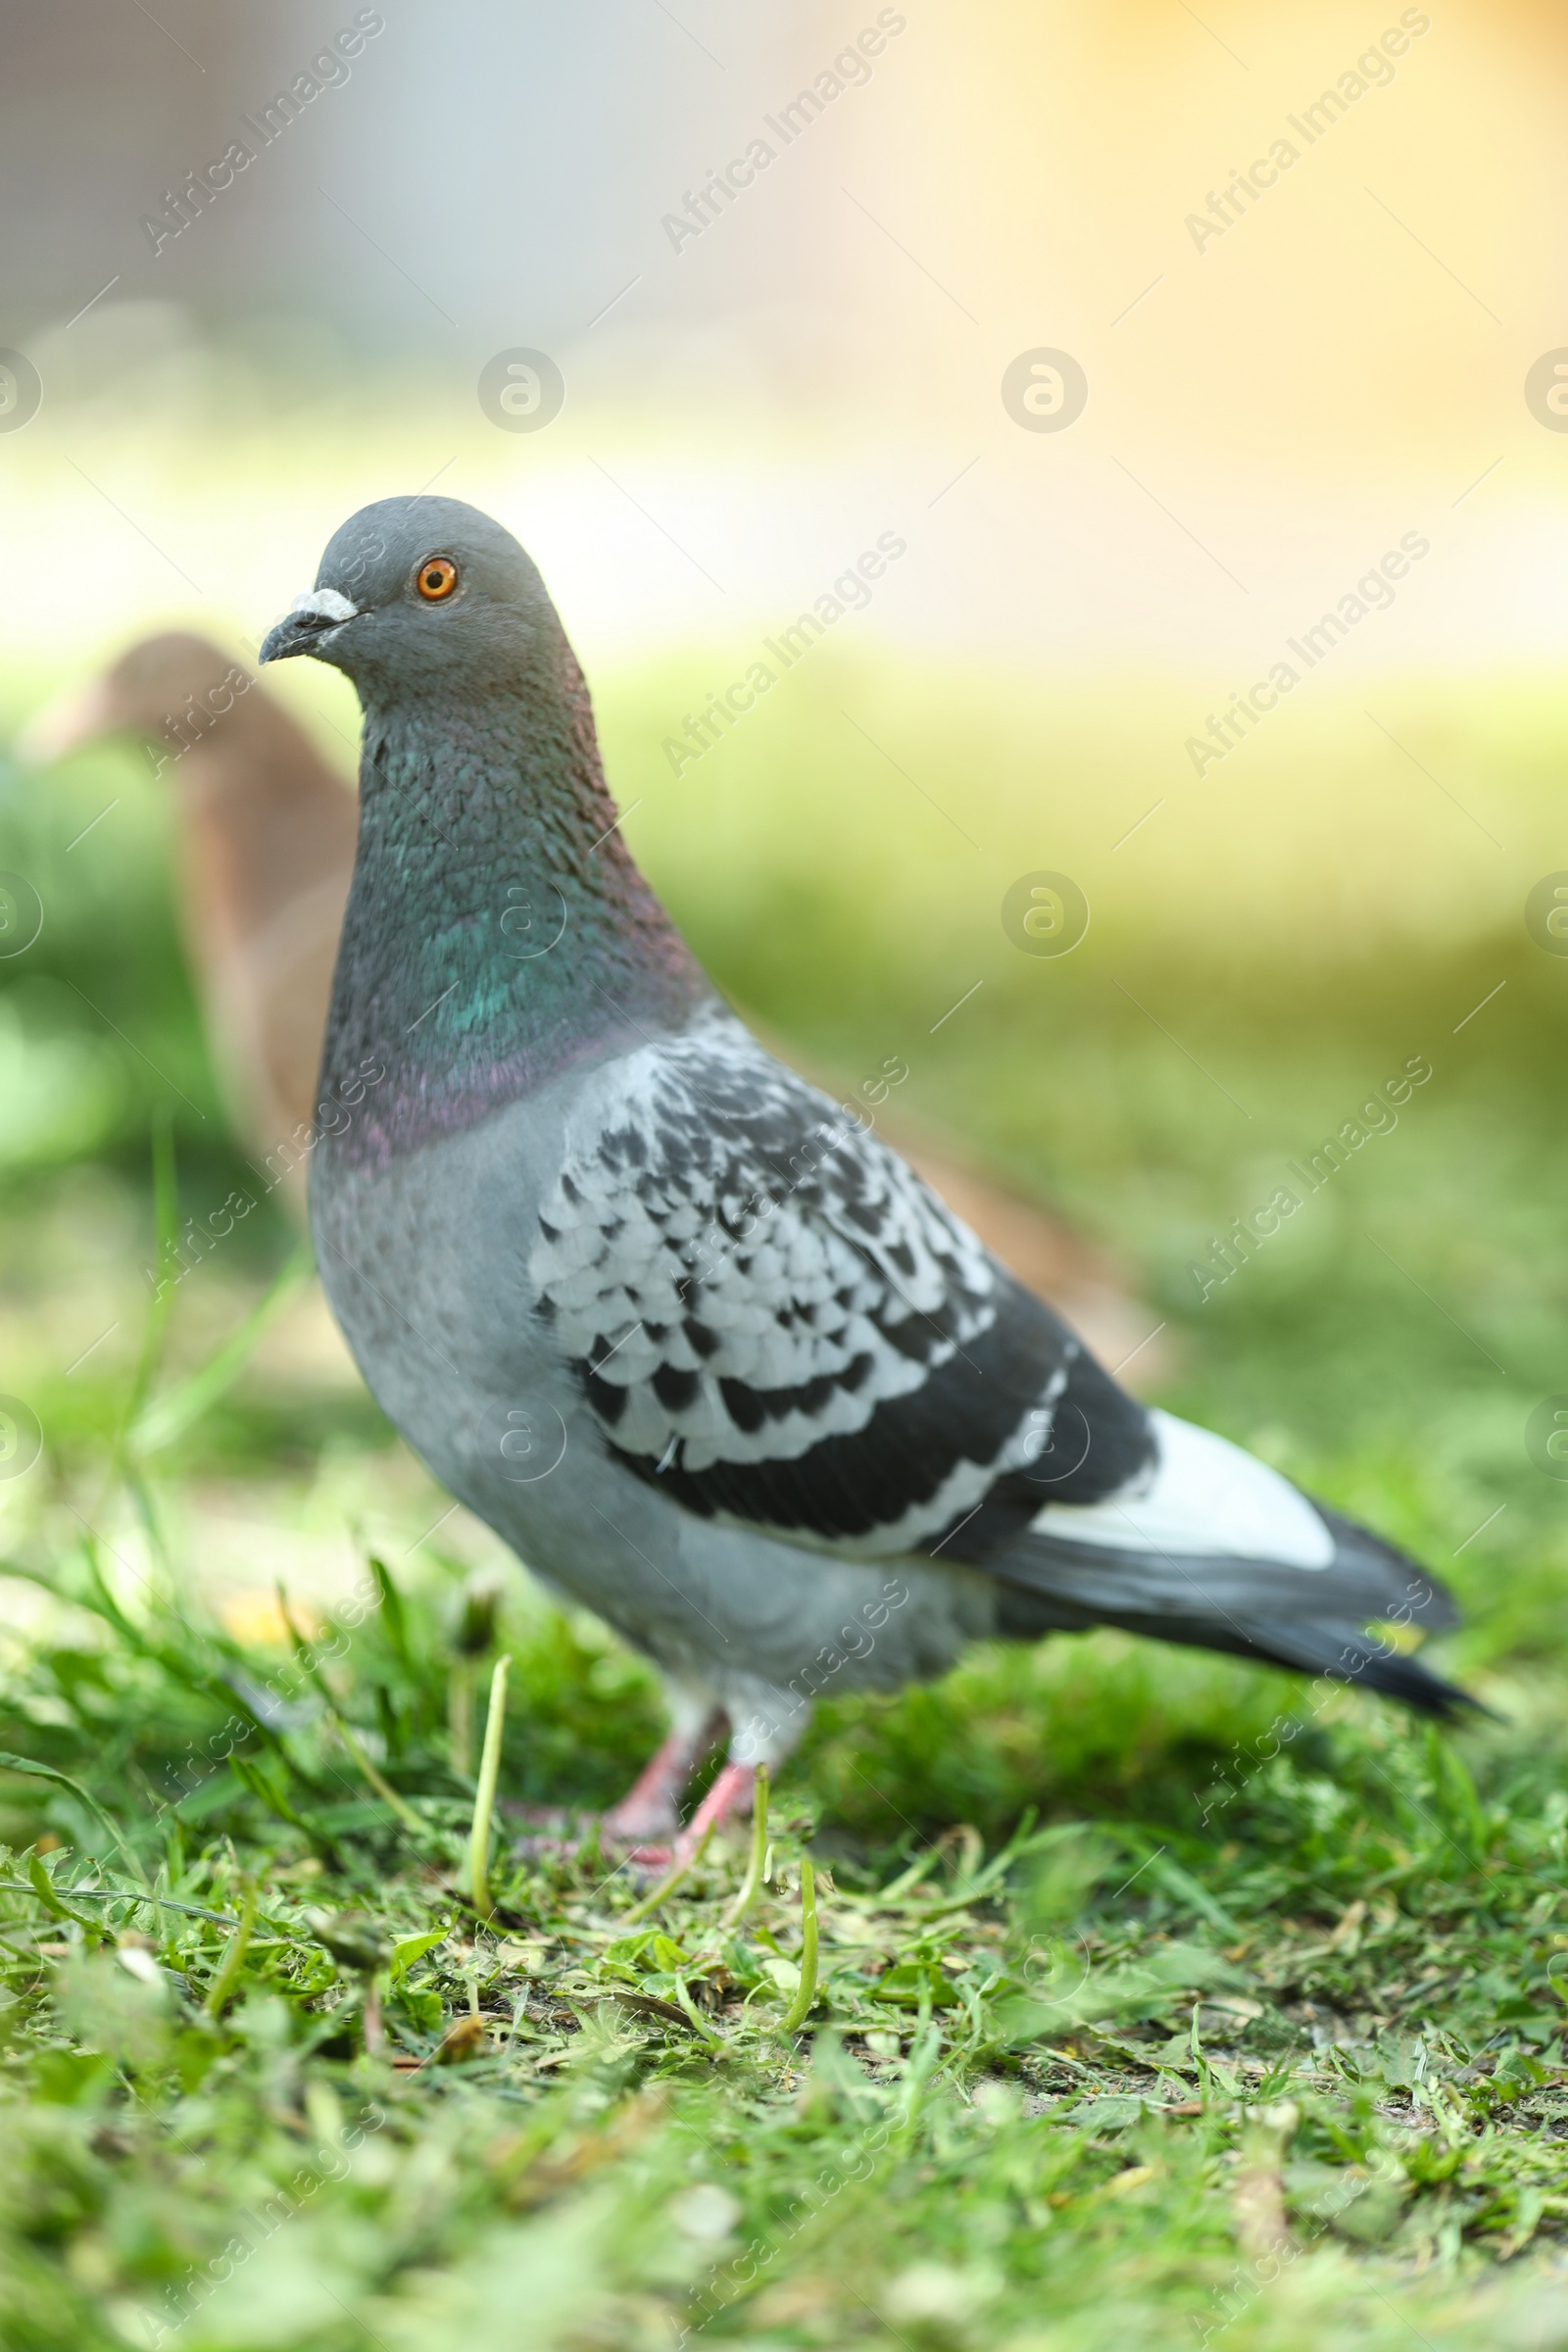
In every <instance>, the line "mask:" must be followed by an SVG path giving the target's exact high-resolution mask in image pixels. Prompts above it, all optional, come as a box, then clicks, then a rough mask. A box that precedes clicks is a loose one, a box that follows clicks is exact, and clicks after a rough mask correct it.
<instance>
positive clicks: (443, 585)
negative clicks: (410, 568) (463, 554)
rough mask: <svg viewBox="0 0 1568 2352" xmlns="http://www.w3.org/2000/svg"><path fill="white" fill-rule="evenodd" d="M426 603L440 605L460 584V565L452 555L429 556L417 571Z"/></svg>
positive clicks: (417, 579) (418, 583)
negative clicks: (453, 559)
mask: <svg viewBox="0 0 1568 2352" xmlns="http://www.w3.org/2000/svg"><path fill="white" fill-rule="evenodd" d="M414 576H415V580H416V582H417V586H418V590H419V594H420V595H421V596H422V597H423V598H424V600H425V602H426V604H430V605H439V604H440V603H441V602H442V600H443V598H445V597H449V596H450V595H451V594H452V591H453V589H454V588H455V587H456V586H457V584H458V567H457V565H456V564H454V563H453V561H452V559H451V557H450V556H427V557H426V558H425V560H424V562H423V563H422V564H420V565H419V568H418V570H417V572H416V573H415V575H414Z"/></svg>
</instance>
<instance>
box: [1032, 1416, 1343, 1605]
mask: <svg viewBox="0 0 1568 2352" xmlns="http://www.w3.org/2000/svg"><path fill="white" fill-rule="evenodd" d="M1150 1419H1151V1421H1152V1425H1153V1432H1154V1443H1155V1446H1156V1447H1157V1449H1158V1450H1157V1453H1156V1457H1155V1459H1154V1461H1153V1462H1152V1463H1151V1464H1150V1465H1149V1466H1148V1468H1146V1469H1144V1470H1141V1471H1140V1472H1139V1473H1138V1476H1137V1477H1136V1478H1134V1479H1132V1480H1130V1481H1129V1482H1128V1484H1127V1485H1126V1486H1125V1487H1123V1488H1122V1489H1121V1491H1120V1493H1119V1494H1115V1495H1106V1496H1105V1498H1104V1499H1103V1501H1101V1502H1095V1503H1088V1504H1075V1503H1060V1502H1052V1503H1047V1505H1046V1507H1045V1509H1044V1510H1043V1511H1041V1512H1040V1513H1039V1514H1038V1516H1037V1517H1036V1518H1035V1519H1034V1520H1033V1521H1032V1522H1031V1525H1032V1526H1033V1528H1034V1529H1035V1531H1036V1533H1037V1534H1039V1535H1042V1536H1061V1537H1064V1538H1068V1539H1070V1540H1071V1541H1072V1542H1073V1543H1075V1544H1104V1545H1106V1546H1107V1547H1108V1548H1112V1549H1115V1550H1118V1551H1171V1552H1189V1553H1196V1552H1208V1553H1213V1552H1225V1553H1228V1554H1230V1555H1232V1556H1234V1557H1237V1558H1242V1559H1253V1560H1277V1561H1279V1563H1280V1565H1281V1566H1282V1567H1288V1568H1326V1567H1327V1566H1328V1565H1329V1562H1330V1561H1331V1560H1332V1559H1333V1557H1334V1538H1333V1536H1332V1535H1331V1534H1330V1533H1329V1530H1328V1528H1327V1527H1326V1526H1325V1525H1324V1523H1323V1521H1322V1519H1320V1518H1319V1516H1318V1514H1317V1512H1316V1511H1314V1510H1313V1508H1312V1505H1311V1504H1310V1503H1309V1502H1308V1501H1307V1499H1306V1497H1305V1495H1299V1494H1298V1492H1297V1490H1296V1489H1295V1487H1293V1486H1292V1485H1291V1483H1290V1481H1289V1480H1288V1479H1285V1478H1282V1477H1281V1476H1280V1474H1279V1472H1278V1471H1277V1470H1271V1469H1270V1468H1269V1467H1268V1464H1267V1463H1266V1462H1260V1461H1258V1460H1257V1459H1256V1458H1255V1456H1254V1455H1252V1454H1250V1453H1244V1452H1243V1451H1242V1448H1241V1447H1240V1446H1233V1445H1232V1444H1231V1443H1230V1441H1229V1440H1228V1439H1227V1438H1218V1437H1216V1436H1215V1435H1214V1433H1213V1431H1212V1430H1209V1429H1197V1428H1195V1427H1194V1425H1193V1424H1192V1422H1190V1421H1178V1420H1177V1419H1176V1418H1175V1416H1174V1415H1173V1414H1171V1413H1161V1412H1154V1413H1152V1414H1151V1415H1150Z"/></svg>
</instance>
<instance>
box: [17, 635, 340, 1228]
mask: <svg viewBox="0 0 1568 2352" xmlns="http://www.w3.org/2000/svg"><path fill="white" fill-rule="evenodd" d="M121 729H128V730H130V731H132V732H134V733H137V734H139V735H142V736H144V737H145V738H146V739H147V741H148V743H149V744H150V745H151V747H152V752H153V759H154V763H155V765H156V767H157V769H158V772H159V773H160V774H161V775H162V776H163V777H164V778H165V779H166V780H167V782H168V783H169V785H170V787H171V789H172V792H173V795H174V801H175V807H176V809H177V810H178V814H179V818H180V823H179V836H178V837H179V867H180V872H179V908H180V916H181V921H182V924H183V928H184V932H185V937H186V941H187V944H188V947H189V950H190V955H191V959H192V961H193V963H194V965H195V967H196V972H197V975H198V979H199V983H200V987H201V993H202V999H203V1005H204V1008H205V1011H206V1016H207V1023H208V1029H209V1033H210V1035H211V1038H212V1042H213V1047H214V1051H215V1055H216V1058H217V1061H218V1064H219V1069H220V1074H221V1078H222V1081H223V1084H224V1086H225V1088H226V1090H227V1093H228V1096H229V1100H230V1104H231V1107H232V1109H233V1112H234V1115H235V1121H236V1124H237V1126H238V1127H239V1129H240V1130H241V1132H242V1134H243V1135H244V1137H245V1139H246V1141H247V1143H248V1144H249V1145H250V1146H251V1147H252V1149H253V1150H254V1151H255V1152H257V1153H258V1155H259V1156H260V1157H262V1158H263V1159H264V1160H267V1159H274V1155H275V1164H277V1165H280V1166H283V1165H286V1166H288V1167H289V1168H290V1171H291V1172H290V1174H289V1175H288V1177H287V1178H286V1179H285V1182H284V1185H283V1188H282V1197H283V1198H284V1199H286V1200H287V1201H288V1202H289V1205H290V1207H291V1208H292V1209H293V1211H294V1213H295V1215H296V1216H298V1217H299V1218H301V1219H302V1220H303V1218H304V1214H305V1185H304V1169H305V1166H306V1164H307V1163H306V1161H305V1159H304V1158H303V1157H302V1156H299V1155H297V1154H296V1153H291V1152H285V1151H284V1150H283V1149H282V1148H283V1146H284V1145H285V1144H287V1143H288V1141H289V1139H290V1138H291V1137H293V1136H294V1133H295V1130H296V1128H297V1127H299V1126H300V1125H301V1124H302V1123H308V1122H309V1120H310V1118H311V1114H312V1108H313V1099H314V1095H315V1089H316V1073H317V1067H318V1064H319V1061H320V1055H321V1033H322V1030H323V1029H324V1027H325V1024H326V1001H327V995H328V992H329V990H330V987H331V982H332V963H333V958H334V956H336V954H337V942H338V934H339V932H340V931H341V929H342V927H343V908H344V905H345V903H346V901H347V898H348V890H349V878H350V876H351V875H352V873H353V871H354V838H355V829H356V814H355V809H356V804H355V799H354V795H353V793H352V792H351V791H350V789H349V788H348V786H347V785H346V784H345V783H344V782H343V780H342V778H341V777H340V776H339V775H338V774H337V773H336V772H335V771H334V769H332V768H331V767H330V766H329V765H328V764H327V762H326V761H325V760H323V759H322V758H321V755H320V753H319V751H318V750H317V748H316V746H315V744H314V743H313V742H312V741H311V738H310V736H309V735H308V734H307V733H306V732H305V729H304V728H303V727H302V726H301V725H300V724H299V722H298V720H297V719H294V718H292V717H291V716H290V715H289V713H288V711H285V710H284V709H283V707H282V705H281V704H280V703H279V702H278V701H277V699H276V697H275V696H273V695H270V694H269V693H268V692H267V691H266V689H265V688H263V687H262V686H260V685H258V683H257V681H256V679H255V678H254V677H253V676H252V674H251V672H250V671H249V670H248V669H247V668H245V666H244V665H243V663H241V662H231V661H230V660H229V658H228V656H227V655H226V654H224V653H222V652H221V651H220V649H219V648H218V647H217V646H216V645H213V644H211V643H209V641H208V640H207V639H206V638H204V637H197V636H192V635H189V634H187V633H185V632H184V631H178V630H172V631H170V632H168V633H167V634H163V635H160V636H156V637H147V638H144V639H143V640H142V641H141V643H140V644H138V645H133V646H132V647H131V648H130V649H129V651H128V652H127V653H124V654H122V655H121V657H120V659H119V660H118V661H117V662H115V663H114V665H113V666H112V667H111V668H110V669H109V670H107V671H106V672H105V674H104V675H103V676H102V677H101V678H99V679H97V680H96V681H95V682H94V683H93V684H92V685H90V686H88V687H86V688H85V689H83V690H81V691H79V692H74V693H72V694H68V695H66V696H63V697H62V698H61V699H60V700H59V701H58V702H56V703H52V704H51V705H49V707H48V708H47V709H46V710H44V711H40V712H39V713H38V714H37V716H36V717H35V718H33V720H32V721H31V722H30V724H29V725H28V726H27V728H26V729H25V732H24V734H23V737H22V740H21V743H20V745H19V749H20V750H21V751H22V753H23V755H24V756H25V757H26V758H30V759H32V760H57V759H60V758H62V757H63V756H64V755H65V754H66V753H68V752H72V751H74V750H76V749H78V748H79V747H80V746H81V745H83V744H85V743H89V742H91V741H93V740H94V739H95V738H97V737H98V736H101V735H106V734H109V733H111V732H114V731H118V730H121Z"/></svg>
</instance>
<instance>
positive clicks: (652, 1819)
mask: <svg viewBox="0 0 1568 2352" xmlns="http://www.w3.org/2000/svg"><path fill="white" fill-rule="evenodd" d="M723 1729H724V1711H723V1709H722V1708H721V1707H714V1708H713V1709H712V1710H711V1713H710V1714H708V1715H707V1716H705V1717H704V1719H703V1721H702V1722H701V1723H699V1724H696V1725H695V1726H694V1725H691V1724H688V1725H687V1726H686V1727H685V1728H684V1729H680V1728H677V1729H676V1730H674V1731H672V1732H671V1733H670V1734H669V1736H668V1738H667V1739H666V1740H663V1741H662V1744H661V1745H660V1747H659V1748H658V1750H657V1752H656V1753H655V1754H654V1755H653V1756H652V1757H651V1758H650V1759H649V1761H648V1763H647V1764H645V1765H644V1767H643V1769H642V1771H641V1772H640V1773H639V1774H638V1775H637V1778H636V1780H635V1781H634V1782H633V1783H632V1785H631V1787H630V1788H629V1789H627V1791H626V1793H625V1795H624V1796H623V1797H622V1798H621V1800H620V1802H619V1804H618V1805H616V1806H614V1807H613V1810H612V1811H611V1812H609V1813H607V1814H606V1815H605V1817H604V1822H603V1825H602V1826H603V1829H604V1833H605V1835H606V1837H607V1838H614V1839H615V1840H616V1841H617V1842H618V1841H620V1840H622V1839H624V1840H626V1841H628V1842H629V1843H631V1844H633V1845H638V1846H642V1845H646V1844H648V1843H649V1842H650V1841H653V1842H655V1843H658V1842H661V1841H665V1842H667V1840H668V1839H670V1838H673V1837H674V1835H675V1833H676V1831H677V1830H678V1829H679V1828H680V1800H681V1798H682V1797H683V1796H684V1795H685V1793H686V1785H687V1783H688V1782H689V1781H690V1779H691V1777H692V1774H693V1773H694V1772H695V1771H696V1770H697V1767H698V1765H699V1764H701V1762H702V1760H703V1758H704V1757H705V1756H706V1755H707V1754H708V1751H709V1749H710V1748H711V1746H712V1745H713V1742H714V1741H715V1740H717V1739H718V1738H719V1736H720V1734H721V1733H722V1731H723ZM722 1777H723V1776H722V1775H720V1778H722ZM716 1785H717V1784H716V1783H715V1787H716ZM708 1801H709V1802H711V1798H710V1799H709V1800H708Z"/></svg>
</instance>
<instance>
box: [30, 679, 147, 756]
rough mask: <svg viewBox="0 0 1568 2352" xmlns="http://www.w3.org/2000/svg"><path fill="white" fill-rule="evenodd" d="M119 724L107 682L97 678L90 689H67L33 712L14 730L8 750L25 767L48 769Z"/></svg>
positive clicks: (121, 723) (120, 722)
mask: <svg viewBox="0 0 1568 2352" xmlns="http://www.w3.org/2000/svg"><path fill="white" fill-rule="evenodd" d="M123 723H124V722H123V719H122V717H121V715H120V712H119V711H118V710H117V709H116V706H115V701H114V697H113V696H112V694H111V693H110V691H109V683H108V680H107V679H105V678H98V679H95V680H94V682H93V683H92V685H90V686H71V687H68V688H67V690H66V692H65V693H64V694H60V695H56V697H55V699H54V701H53V702H52V703H45V705H44V707H43V709H42V710H41V711H34V712H33V714H32V716H31V718H29V719H28V720H27V721H26V723H25V726H23V727H21V728H20V729H19V730H18V733H17V737H16V741H15V743H14V744H13V745H12V749H13V751H14V752H15V753H16V756H17V758H18V759H19V760H22V761H23V763H24V764H25V766H27V767H52V766H53V765H54V763H55V761H56V760H64V759H65V757H66V755H67V753H68V752H77V751H80V749H81V747H82V745H83V744H84V743H94V742H96V741H97V739H98V737H99V736H100V735H109V734H112V733H113V732H114V730H115V729H116V728H117V727H119V726H122V725H123Z"/></svg>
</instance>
